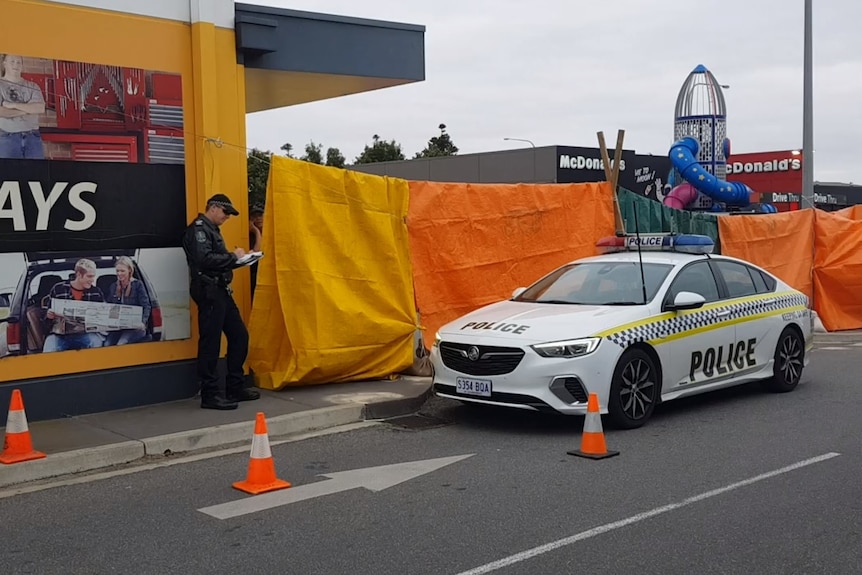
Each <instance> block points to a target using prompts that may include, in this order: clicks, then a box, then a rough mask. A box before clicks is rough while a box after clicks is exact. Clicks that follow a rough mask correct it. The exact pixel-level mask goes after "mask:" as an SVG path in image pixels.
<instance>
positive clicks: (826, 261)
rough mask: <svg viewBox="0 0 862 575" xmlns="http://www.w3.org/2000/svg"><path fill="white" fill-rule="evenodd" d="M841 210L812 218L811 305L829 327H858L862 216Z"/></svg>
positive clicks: (861, 321) (860, 318)
mask: <svg viewBox="0 0 862 575" xmlns="http://www.w3.org/2000/svg"><path fill="white" fill-rule="evenodd" d="M857 207H858V206H857ZM844 211H845V210H841V212H844ZM841 212H835V213H831V214H830V213H828V212H823V211H820V210H818V211H817V217H816V218H815V221H814V231H815V238H816V243H815V247H816V250H817V251H816V257H815V260H814V290H815V291H814V294H815V295H814V305H815V308H816V309H817V313H818V314H819V315H820V320H821V321H822V322H823V326H824V327H825V328H826V329H827V330H829V331H839V330H846V329H860V328H862V217H859V218H858V219H849V218H848V217H844V216H843V214H841ZM848 215H853V214H852V213H848ZM858 215H860V216H862V213H859V214H858Z"/></svg>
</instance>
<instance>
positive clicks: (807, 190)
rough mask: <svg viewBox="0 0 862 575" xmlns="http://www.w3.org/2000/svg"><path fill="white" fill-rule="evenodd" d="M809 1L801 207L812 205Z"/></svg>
mask: <svg viewBox="0 0 862 575" xmlns="http://www.w3.org/2000/svg"><path fill="white" fill-rule="evenodd" d="M811 3H812V0H805V23H804V27H805V33H804V36H805V40H804V48H803V51H804V53H805V54H804V58H803V71H802V74H803V76H804V78H803V82H802V206H801V207H802V208H803V209H804V208H813V207H814V78H813V75H814V73H813V67H814V66H813V64H814V58H813V56H812V52H813V46H812V44H813V40H812V33H811V13H812V9H811Z"/></svg>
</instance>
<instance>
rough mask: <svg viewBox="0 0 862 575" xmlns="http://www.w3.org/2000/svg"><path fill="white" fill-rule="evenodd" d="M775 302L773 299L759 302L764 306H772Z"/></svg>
mask: <svg viewBox="0 0 862 575" xmlns="http://www.w3.org/2000/svg"><path fill="white" fill-rule="evenodd" d="M776 301H778V300H776V299H775V298H771V299H765V300H762V302H761V303H763V304H765V305H772V304H774V303H775V302H776Z"/></svg>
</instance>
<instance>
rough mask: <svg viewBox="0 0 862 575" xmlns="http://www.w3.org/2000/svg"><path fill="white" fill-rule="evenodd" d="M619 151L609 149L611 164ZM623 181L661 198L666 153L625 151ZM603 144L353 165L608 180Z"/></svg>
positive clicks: (376, 170)
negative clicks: (602, 154) (606, 178)
mask: <svg viewBox="0 0 862 575" xmlns="http://www.w3.org/2000/svg"><path fill="white" fill-rule="evenodd" d="M615 152H616V150H608V154H609V156H610V158H611V162H613V161H614V156H615ZM621 156H622V159H621V162H620V176H619V177H620V179H619V184H620V185H621V186H622V187H624V188H626V189H629V190H631V191H633V192H636V193H638V194H641V195H645V196H648V197H652V198H656V190H661V189H662V187H663V186H664V184H665V183H666V182H667V174H668V172H669V170H670V160H669V159H668V158H667V156H653V155H648V154H637V153H635V152H634V151H633V150H623V151H622V154H621ZM601 157H602V156H601V150H600V149H599V148H585V147H572V146H542V147H537V148H523V149H516V150H505V151H496V152H485V153H477V154H464V155H459V156H443V157H436V158H419V159H415V160H403V161H397V162H379V163H374V164H356V165H352V166H349V167H348V169H350V170H355V171H359V172H365V173H369V174H378V175H386V176H394V177H398V178H404V179H407V180H425V181H434V182H466V183H501V184H517V183H559V184H569V183H582V182H601V181H604V180H605V171H604V163H603V162H602V159H601Z"/></svg>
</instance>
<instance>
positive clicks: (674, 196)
mask: <svg viewBox="0 0 862 575" xmlns="http://www.w3.org/2000/svg"><path fill="white" fill-rule="evenodd" d="M696 199H697V190H696V189H694V186H692V185H691V184H688V183H685V184H680V185H679V186H676V187H675V188H673V189H672V190H671V191H670V193H669V194H668V195H666V196H665V197H664V201H663V202H662V203H663V204H664V205H666V206H668V207H671V208H674V209H677V210H684V209H685V208H686V206H688V205H689V204H690V203H692V202H693V201H694V200H696Z"/></svg>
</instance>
